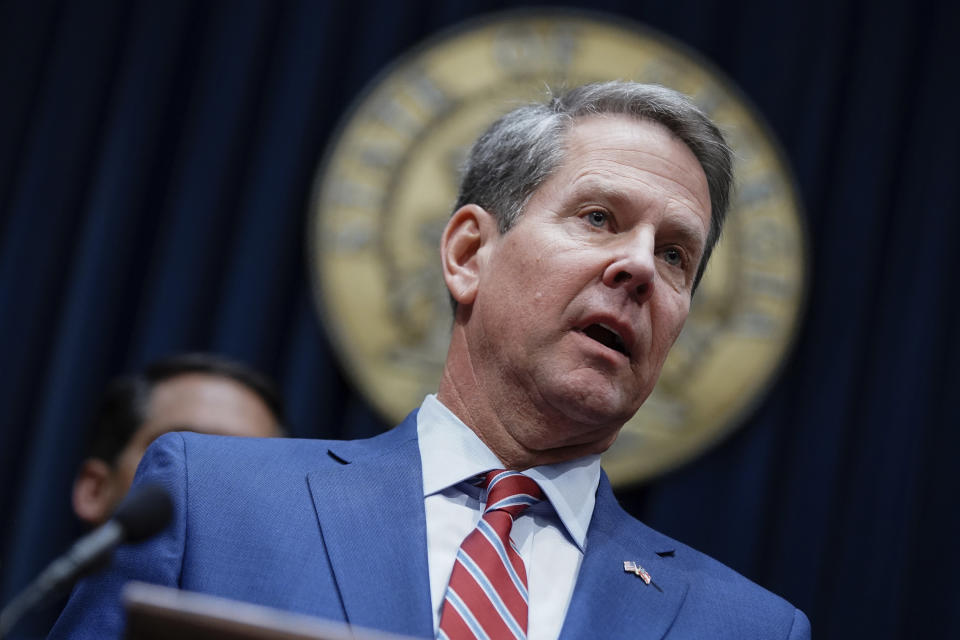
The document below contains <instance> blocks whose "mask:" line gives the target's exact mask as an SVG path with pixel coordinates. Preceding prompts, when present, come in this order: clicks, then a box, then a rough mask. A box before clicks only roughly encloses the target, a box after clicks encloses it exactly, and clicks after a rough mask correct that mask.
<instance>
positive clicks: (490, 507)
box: [483, 469, 543, 518]
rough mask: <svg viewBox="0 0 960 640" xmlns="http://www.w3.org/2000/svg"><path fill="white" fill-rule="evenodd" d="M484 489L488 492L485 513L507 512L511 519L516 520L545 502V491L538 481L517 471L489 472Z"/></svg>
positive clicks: (499, 470) (496, 470) (498, 470)
mask: <svg viewBox="0 0 960 640" xmlns="http://www.w3.org/2000/svg"><path fill="white" fill-rule="evenodd" d="M484 488H485V489H486V490H487V506H486V507H485V508H484V510H483V512H484V513H490V512H491V511H506V512H507V513H509V514H510V517H511V518H516V517H517V516H518V515H520V514H521V513H523V511H524V509H526V508H527V507H529V506H530V505H532V504H536V503H537V502H540V501H541V500H543V491H542V490H541V489H540V486H539V485H538V484H537V483H536V481H534V480H533V479H532V478H528V477H527V476H525V475H523V474H522V473H519V472H517V471H504V470H503V469H495V470H493V471H490V472H488V473H487V477H486V480H485V483H484Z"/></svg>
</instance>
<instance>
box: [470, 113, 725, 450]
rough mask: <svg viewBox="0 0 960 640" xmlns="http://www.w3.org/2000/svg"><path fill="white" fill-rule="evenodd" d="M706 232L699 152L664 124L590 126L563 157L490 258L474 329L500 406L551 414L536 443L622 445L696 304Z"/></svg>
mask: <svg viewBox="0 0 960 640" xmlns="http://www.w3.org/2000/svg"><path fill="white" fill-rule="evenodd" d="M709 226H710V197H709V191H708V188H707V182H706V177H705V175H704V172H703V169H702V168H701V166H700V164H699V162H698V161H697V159H696V157H695V156H694V155H693V153H692V152H691V151H690V150H689V149H688V148H687V147H686V145H684V144H683V143H682V142H680V141H679V140H678V139H676V138H675V137H673V135H672V134H671V133H670V132H669V131H668V130H667V129H666V128H665V127H663V126H662V125H659V124H655V123H651V122H647V121H638V120H636V119H632V118H629V117H626V116H592V117H589V118H583V119H580V120H579V121H578V122H577V123H576V124H575V125H574V126H573V127H572V129H571V131H570V132H569V136H568V139H567V149H566V153H565V161H564V162H563V163H562V165H561V166H560V167H559V169H558V170H557V171H556V172H555V173H554V174H553V176H551V178H550V179H549V180H547V181H546V182H545V183H544V184H543V185H542V186H541V187H540V188H539V189H538V190H537V191H536V192H535V193H534V194H533V196H532V198H531V199H530V202H529V203H528V205H527V207H526V209H525V212H524V214H523V215H522V216H521V217H520V219H519V221H518V222H517V223H516V225H515V226H514V227H513V228H512V229H510V230H509V231H508V232H507V233H505V234H503V235H502V236H499V237H497V238H495V239H494V240H493V241H492V243H491V245H490V247H489V250H488V251H487V252H486V253H483V254H482V255H481V258H482V259H481V264H482V269H481V272H480V280H479V287H478V291H477V297H476V299H475V301H474V304H473V308H472V310H471V317H470V321H469V323H468V324H469V327H468V332H469V333H470V337H469V342H470V344H471V345H472V347H471V359H472V367H473V369H474V370H475V371H478V372H479V374H480V375H478V382H479V383H480V384H481V385H482V386H483V387H485V388H486V391H487V393H488V395H490V396H492V398H493V401H494V402H495V403H500V406H502V407H507V408H509V409H510V410H511V411H520V412H521V413H520V414H519V415H541V416H545V417H547V418H548V420H546V421H541V422H540V427H539V428H534V429H533V430H532V431H530V430H528V431H523V432H521V433H515V434H514V436H515V437H517V438H518V439H519V440H520V441H521V442H523V443H524V445H525V446H527V447H530V448H533V449H539V448H552V447H562V446H569V445H583V444H586V443H596V444H597V447H596V449H597V450H603V449H606V448H607V447H609V445H610V444H612V442H613V440H614V439H615V438H616V434H617V433H618V432H619V429H620V427H621V426H622V425H623V423H624V422H625V421H626V420H628V419H629V418H630V417H631V416H632V415H633V414H634V413H635V412H636V411H637V409H638V408H639V407H640V405H641V404H642V403H643V402H644V400H646V398H647V396H648V395H649V394H650V392H651V391H652V389H653V387H654V384H655V383H656V381H657V378H658V377H659V375H660V370H661V368H662V366H663V362H664V360H665V359H666V357H667V352H668V351H669V350H670V347H671V345H673V342H674V340H675V339H676V338H677V336H678V335H679V333H680V330H681V328H682V327H683V323H684V320H685V319H686V317H687V313H688V311H689V308H690V296H691V289H692V286H693V281H694V277H695V275H696V272H697V267H698V265H699V263H700V258H701V256H702V254H703V250H704V245H705V242H706V238H707V231H708V229H709Z"/></svg>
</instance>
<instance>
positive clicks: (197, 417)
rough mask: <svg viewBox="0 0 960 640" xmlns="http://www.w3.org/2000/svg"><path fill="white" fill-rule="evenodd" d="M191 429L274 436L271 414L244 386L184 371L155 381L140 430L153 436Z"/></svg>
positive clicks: (220, 377)
mask: <svg viewBox="0 0 960 640" xmlns="http://www.w3.org/2000/svg"><path fill="white" fill-rule="evenodd" d="M184 427H188V428H191V429H193V430H196V431H201V432H206V433H222V434H227V435H263V436H268V435H274V433H273V431H274V429H275V426H274V419H273V415H272V413H271V412H270V409H269V407H267V405H266V403H265V402H264V401H263V400H262V399H261V398H260V396H258V395H257V394H256V393H254V392H253V391H252V390H251V389H249V388H248V387H247V386H245V385H243V384H241V383H239V382H237V381H236V380H233V379H231V378H227V377H224V376H219V375H215V374H207V373H186V374H181V375H178V376H174V377H172V378H168V379H167V380H163V381H161V382H158V383H157V384H156V385H155V386H154V388H153V391H152V392H151V394H150V400H149V402H148V405H147V416H146V423H145V425H144V430H146V431H150V432H156V433H152V434H151V435H153V437H156V436H157V435H159V434H160V433H164V432H165V431H170V430H173V429H182V428H184Z"/></svg>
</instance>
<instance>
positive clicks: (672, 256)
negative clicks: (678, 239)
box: [663, 249, 683, 267]
mask: <svg viewBox="0 0 960 640" xmlns="http://www.w3.org/2000/svg"><path fill="white" fill-rule="evenodd" d="M663 259H664V260H666V262H667V264H669V265H671V266H674V267H682V266H683V253H681V251H680V250H679V249H667V250H666V251H664V252H663Z"/></svg>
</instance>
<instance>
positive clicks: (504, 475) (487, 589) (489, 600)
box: [437, 470, 543, 640]
mask: <svg viewBox="0 0 960 640" xmlns="http://www.w3.org/2000/svg"><path fill="white" fill-rule="evenodd" d="M484 487H485V488H486V490H487V506H486V508H485V509H484V512H483V517H482V518H480V522H478V523H477V528H476V529H474V530H473V531H472V532H471V533H470V535H468V536H467V537H466V539H465V540H464V541H463V544H461V545H460V550H459V551H458V552H457V560H456V562H455V563H454V565H453V573H452V574H451V576H450V583H449V585H448V586H447V595H446V596H445V598H444V600H443V611H442V612H441V613H440V629H439V630H438V631H437V638H440V639H444V640H461V639H463V638H490V639H495V640H499V639H500V638H526V637H527V571H526V568H525V567H524V566H523V560H522V559H521V558H520V554H519V553H517V550H516V549H515V548H514V546H513V543H512V542H511V540H510V529H511V528H513V520H514V519H515V518H516V517H517V516H519V515H520V514H521V513H523V511H524V510H525V509H526V508H527V507H529V506H530V505H532V504H535V503H537V502H539V501H541V500H543V492H542V491H541V490H540V487H539V486H537V483H536V482H534V481H533V480H531V479H530V478H528V477H527V476H525V475H523V474H521V473H518V472H516V471H503V470H495V471H490V472H489V473H487V476H486V479H485V482H484Z"/></svg>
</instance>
